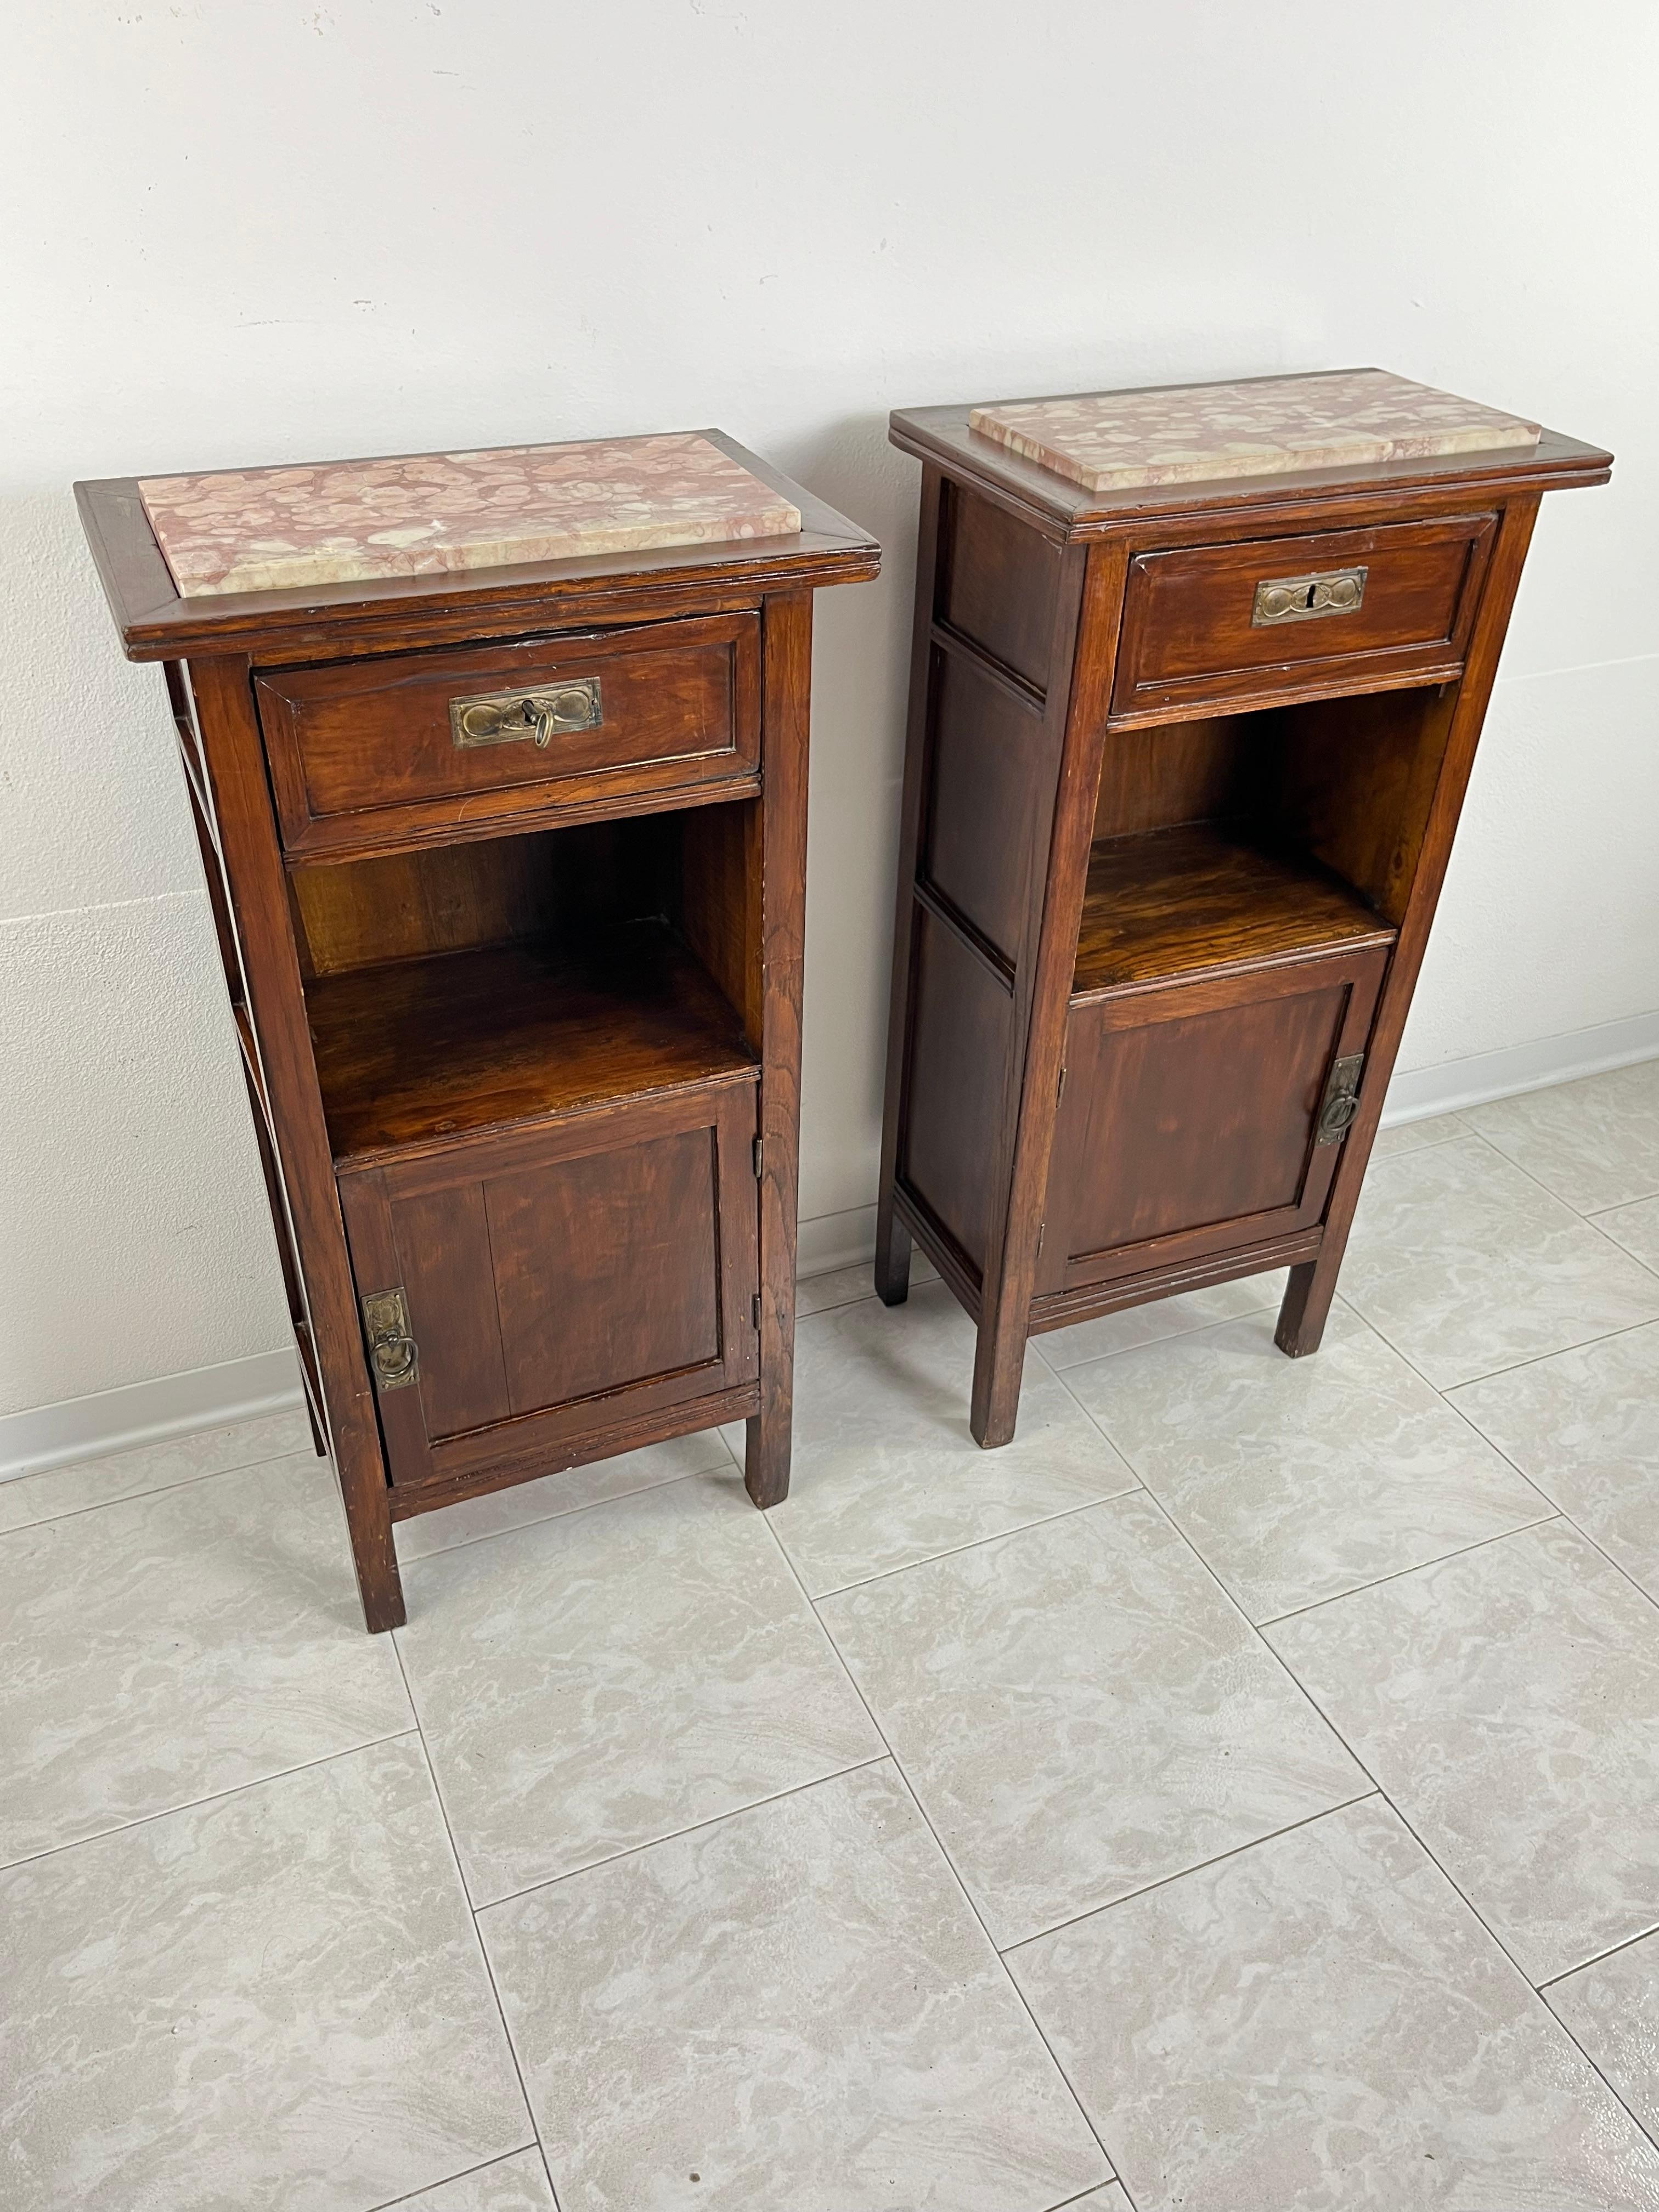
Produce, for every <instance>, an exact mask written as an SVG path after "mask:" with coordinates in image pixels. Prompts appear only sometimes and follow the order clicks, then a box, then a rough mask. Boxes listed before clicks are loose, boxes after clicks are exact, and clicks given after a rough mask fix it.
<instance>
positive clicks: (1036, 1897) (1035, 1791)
mask: <svg viewBox="0 0 1659 2212" xmlns="http://www.w3.org/2000/svg"><path fill="white" fill-rule="evenodd" d="M819 1613H820V1616H821V1618H822V1619H823V1624H824V1626H825V1627H827V1628H828V1629H829V1632H830V1634H831V1636H832V1637H834V1638H835V1640H836V1645H837V1648H838V1649H839V1650H841V1652H842V1656H844V1657H845V1658H846V1660H847V1662H848V1665H849V1666H850V1667H851V1668H852V1670H853V1673H854V1676H855V1677H856V1679H857V1680H858V1684H859V1686H860V1689H861V1690H862V1691H863V1692H864V1694H865V1696H866V1699H868V1700H869V1703H870V1706H871V1710H872V1711H873V1712H874V1714H875V1716H876V1719H877V1721H878V1723H879V1725H880V1727H881V1729H882V1732H883V1734H884V1735H885V1737H886V1739H887V1741H888V1742H889V1743H890V1745H891V1746H892V1747H893V1750H894V1751H895V1752H896V1754H897V1756H898V1759H899V1762H900V1764H901V1765H902V1766H903V1768H904V1770H905V1771H906V1773H907V1774H908V1776H909V1778H910V1779H911V1781H912V1783H913V1784H915V1790H916V1794H917V1796H919V1797H920V1798H921V1802H922V1804H923V1806H924V1807H925V1808H927V1815H928V1818H929V1819H930V1820H932V1821H933V1825H934V1826H935V1827H936V1829H937V1830H938V1832H939V1839H940V1841H941V1842H942V1843H943V1844H944V1845H945V1849H946V1850H948V1851H949V1852H950V1854H951V1858H952V1860H953V1861H954V1863H955V1864H956V1866H957V1869H958V1870H959V1871H960V1873H961V1875H962V1877H963V1881H964V1882H965V1883H966V1885H967V1887H968V1890H969V1894H970V1895H971V1896H972V1898H973V1899H974V1901H975V1904H976V1905H978V1906H979V1908H980V1911H981V1912H982V1913H983V1914H984V1916H985V1920H986V1924H987V1927H988V1928H989V1929H990V1930H991V1934H992V1936H993V1937H994V1940H995V1941H996V1942H997V1944H998V1945H999V1947H1000V1946H1003V1945H1006V1944H1009V1943H1016V1942H1020V1941H1021V1940H1022V1939H1023V1938H1024V1937H1026V1936H1031V1935H1034V1934H1035V1933H1036V1931H1037V1930H1038V1929H1042V1928H1050V1927H1053V1926H1054V1924H1055V1923H1057V1922H1059V1921H1061V1920H1064V1919H1067V1918H1069V1917H1071V1916H1073V1914H1076V1913H1079V1912H1086V1911H1090V1910H1091V1908H1093V1907H1094V1906H1096V1905H1103V1904H1104V1903H1106V1902H1108V1901H1109V1899H1112V1898H1115V1897H1121V1896H1122V1895H1123V1894H1124V1893H1126V1892H1127V1891H1130V1890H1134V1889H1139V1888H1142V1887H1145V1886H1146V1884H1147V1883H1148V1882H1153V1881H1162V1880H1164V1878H1165V1877H1166V1876H1168V1875H1172V1874H1176V1873H1178V1872H1179V1871H1180V1870H1181V1869H1182V1868H1183V1867H1190V1866H1194V1865H1195V1864H1197V1863H1199V1862H1200V1860H1203V1859H1206V1858H1211V1857H1214V1856H1215V1854H1216V1853H1218V1852H1219V1851H1226V1850H1235V1849H1236V1848H1237V1846H1238V1845H1239V1844H1246V1843H1249V1842H1251V1841H1252V1840H1254V1839H1255V1838H1258V1837H1261V1836H1264V1835H1267V1834H1268V1833H1269V1832H1271V1831H1272V1830H1273V1829H1275V1828H1280V1827H1283V1826H1285V1825H1287V1823H1289V1822H1291V1821H1292V1820H1304V1819H1305V1818H1306V1817H1307V1816H1308V1815H1309V1814H1312V1813H1317V1812H1320V1811H1322V1810H1323V1809H1325V1808H1328V1807H1329V1806H1332V1805H1335V1804H1338V1803H1340V1802H1341V1801H1342V1800H1343V1799H1344V1798H1346V1797H1352V1796H1356V1795H1357V1794H1358V1793H1359V1792H1360V1791H1362V1790H1365V1789H1367V1788H1369V1786H1370V1785H1369V1784H1368V1783H1367V1781H1366V1779H1365V1778H1364V1775H1363V1774H1362V1773H1361V1772H1360V1771H1359V1770H1358V1767H1357V1766H1356V1765H1354V1763H1353V1761H1352V1759H1350V1758H1349V1756H1348V1754H1347V1753H1346V1752H1345V1751H1344V1750H1343V1748H1342V1747H1341V1745H1340V1743H1338V1741H1336V1739H1335V1737H1334V1736H1333V1735H1331V1733H1330V1731H1329V1730H1328V1729H1327V1728H1326V1727H1325V1726H1324V1725H1323V1723H1322V1722H1321V1721H1320V1719H1319V1717H1318V1716H1317V1715H1316V1713H1315V1712H1314V1711H1312V1710H1311V1709H1310V1706H1309V1705H1308V1703H1307V1701H1306V1699H1304V1698H1303V1697H1302V1695H1301V1694H1300V1692H1298V1691H1297V1689H1296V1687H1295V1686H1294V1684H1292V1683H1291V1682H1290V1681H1288V1680H1286V1678H1285V1675H1284V1674H1283V1673H1282V1671H1281V1670H1280V1668H1279V1666H1278V1665H1277V1664H1276V1662H1274V1660H1273V1657H1272V1656H1271V1655H1270V1654H1269V1653H1268V1652H1267V1651H1266V1650H1264V1649H1263V1648H1262V1645H1261V1642H1260V1640H1259V1639H1258V1638H1256V1637H1255V1635H1254V1634H1253V1633H1252V1632H1251V1631H1250V1629H1249V1627H1248V1626H1246V1624H1245V1623H1244V1622H1243V1620H1241V1619H1240V1618H1239V1616H1238V1614H1237V1613H1236V1612H1235V1611H1234V1609H1233V1608H1232V1607H1231V1606H1230V1605H1229V1604H1228V1603H1227V1601H1226V1600H1225V1598H1224V1597H1223V1596H1222V1595H1221V1593H1220V1592H1219V1591H1218V1589H1216V1587H1215V1584H1214V1583H1212V1581H1211V1579H1210V1577H1209V1576H1208V1575H1207V1574H1206V1572H1205V1571H1204V1569H1203V1567H1202V1566H1201V1565H1200V1563H1199V1562H1198V1560H1197V1559H1194V1556H1193V1554H1192V1553H1191V1552H1190V1551H1189V1550H1188V1547H1187V1546H1186V1545H1185V1544H1184V1543H1182V1540H1181V1538H1180V1537H1179V1536H1178V1535H1177V1534H1176V1532H1175V1530H1174V1529H1173V1528H1170V1524H1169V1522H1167V1521H1166V1520H1165V1519H1164V1516H1163V1515H1162V1514H1161V1513H1159V1512H1158V1509H1157V1507H1156V1506H1154V1505H1153V1504H1152V1503H1151V1501H1150V1500H1149V1499H1147V1498H1145V1497H1142V1496H1135V1497H1129V1498H1118V1499H1116V1500H1115V1501H1114V1502H1113V1503H1111V1504H1106V1505H1100V1506H1095V1507H1091V1509H1090V1510H1088V1511H1086V1512H1083V1513H1078V1514H1073V1515H1072V1516H1068V1517H1067V1518H1066V1519H1064V1520H1060V1521H1054V1522H1048V1523H1046V1524H1045V1525H1044V1526H1042V1528H1027V1529H1024V1530H1022V1531H1020V1532H1019V1534H1017V1535H1013V1536H1008V1537H1005V1538H1002V1539H1000V1540H999V1541H996V1542H994V1543H989V1544H983V1545H980V1546H978V1547H975V1549H973V1550H971V1551H966V1552H958V1553H953V1554H952V1555H951V1557H950V1558H948V1559H936V1560H933V1562H931V1563H930V1564H928V1565H925V1566H919V1567H912V1568H910V1569H908V1571H906V1572H905V1573H903V1574H898V1575H891V1576H888V1577H884V1578H883V1579H882V1580H880V1581H878V1582H873V1583H866V1584H865V1585H864V1586H863V1587H861V1588H860V1589H854V1590H848V1591H846V1592H844V1593H843V1594H842V1595H841V1596H839V1597H834V1598H828V1599H825V1600H824V1601H823V1602H822V1603H821V1605H820V1607H819Z"/></svg>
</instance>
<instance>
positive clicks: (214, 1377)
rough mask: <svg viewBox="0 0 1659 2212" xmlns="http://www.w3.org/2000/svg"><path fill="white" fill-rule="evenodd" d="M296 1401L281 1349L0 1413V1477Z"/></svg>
mask: <svg viewBox="0 0 1659 2212" xmlns="http://www.w3.org/2000/svg"><path fill="white" fill-rule="evenodd" d="M300 1403H301V1389H300V1363H299V1358H298V1357H297V1355H296V1354H295V1352H293V1351H292V1350H291V1349H289V1350H284V1351H282V1352H254V1353H253V1354H252V1356H251V1357H250V1358H246V1359H227V1360H224V1361H222V1363H221V1364H219V1365H218V1366H216V1367H191V1368H187V1369H186V1370H185V1372H184V1373H183V1374H182V1375H158V1376H155V1377H154V1379H153V1380H151V1381H150V1382H148V1383H125V1384H124V1385H123V1386H122V1387H121V1389H118V1390H100V1391H98V1392H96V1393H95V1394H94V1395H93V1396H92V1397H89V1398H66V1399H64V1401H62V1403H61V1404H58V1405H56V1406H35V1407H30V1408H29V1409H28V1410H27V1411H26V1412H24V1413H3V1414H0V1482H3V1481H5V1480H7V1479H8V1478H9V1476H11V1475H15V1474H40V1471H41V1470H42V1469H43V1468H49V1467H65V1466H68V1465H69V1464H70V1462H73V1461H75V1460H81V1459H104V1458H106V1457H107V1455H109V1454H110V1453H111V1452H118V1451H131V1450H132V1449H133V1448H134V1447H135V1446H136V1445H138V1444H158V1443H166V1442H167V1440H168V1438H169V1437H182V1436H187V1435H189V1434H190V1433H191V1431H192V1430H195V1429H217V1428H222V1427H223V1426H224V1425H225V1423H226V1422H228V1421H251V1420H252V1419H254V1418H255V1416H256V1415H258V1414H260V1413H280V1412H282V1411H283V1408H284V1407H289V1406H297V1405H299V1404H300Z"/></svg>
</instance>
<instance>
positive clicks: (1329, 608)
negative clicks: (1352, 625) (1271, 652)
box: [1250, 568, 1367, 629]
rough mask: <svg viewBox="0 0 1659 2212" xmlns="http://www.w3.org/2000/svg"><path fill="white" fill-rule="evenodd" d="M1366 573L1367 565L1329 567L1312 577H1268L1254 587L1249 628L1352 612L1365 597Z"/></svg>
mask: <svg viewBox="0 0 1659 2212" xmlns="http://www.w3.org/2000/svg"><path fill="white" fill-rule="evenodd" d="M1366 574H1367V572H1366V570H1364V568H1327V569H1325V570H1324V571H1323V572H1322V574H1317V575H1312V576H1269V577H1267V578H1266V579H1265V580H1263V581H1262V582H1261V583H1259V584H1258V585H1257V586H1256V587H1255V608H1254V610H1253V611H1252V613H1251V616H1250V627H1251V629H1263V628H1264V627H1265V626H1266V625H1267V623H1282V622H1310V621H1311V620H1312V619H1313V617H1315V616H1316V615H1351V614H1352V613H1354V612H1355V611H1356V610H1357V609H1358V607H1359V605H1361V603H1362V601H1363V600H1364V597H1365V577H1366Z"/></svg>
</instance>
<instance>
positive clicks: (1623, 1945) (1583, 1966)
mask: <svg viewBox="0 0 1659 2212" xmlns="http://www.w3.org/2000/svg"><path fill="white" fill-rule="evenodd" d="M1656 1931H1659V1920H1656V1921H1655V1923H1653V1926H1652V1927H1651V1928H1644V1929H1642V1931H1641V1933H1640V1934H1639V1935H1637V1936H1626V1937H1625V1939H1624V1941H1623V1942H1620V1943H1609V1944H1608V1946H1607V1949H1606V1950H1605V1951H1597V1952H1595V1954H1593V1955H1592V1956H1591V1957H1589V1958H1588V1959H1581V1960H1579V1961H1578V1964H1577V1966H1564V1967H1563V1968H1562V1969H1561V1971H1560V1972H1559V1974H1552V1975H1551V1976H1550V1978H1549V1979H1548V1981H1547V1982H1540V1983H1538V1984H1536V1987H1537V1990H1538V1994H1539V1996H1543V1994H1544V1992H1545V1990H1553V1989H1555V1988H1556V1987H1558V1986H1559V1984H1561V1983H1562V1982H1567V1981H1571V1979H1572V1977H1573V1976H1574V1975H1575V1974H1583V1973H1588V1972H1589V1969H1590V1968H1591V1967H1592V1966H1602V1965H1604V1964H1605V1963H1606V1962H1607V1960H1609V1959H1616V1958H1617V1957H1618V1956H1619V1954H1620V1952H1621V1951H1628V1950H1630V1949H1631V1948H1632V1947H1633V1946H1634V1945H1635V1944H1638V1943H1645V1942H1647V1940H1648V1938H1649V1936H1651V1935H1653V1934H1654V1933H1655V1932H1656ZM1563 2025H1564V2026H1565V2022H1564V2023H1563ZM1568 2033H1569V2034H1571V2029H1569V2030H1568Z"/></svg>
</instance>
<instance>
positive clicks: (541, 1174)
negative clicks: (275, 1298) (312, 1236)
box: [340, 1079, 759, 1487]
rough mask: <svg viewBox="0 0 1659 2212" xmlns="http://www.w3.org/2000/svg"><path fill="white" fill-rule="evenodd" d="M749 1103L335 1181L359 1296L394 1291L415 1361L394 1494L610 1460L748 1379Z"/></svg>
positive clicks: (582, 1128) (540, 1136)
mask: <svg viewBox="0 0 1659 2212" xmlns="http://www.w3.org/2000/svg"><path fill="white" fill-rule="evenodd" d="M756 1098H757V1088H756V1085H755V1083H754V1082H753V1080H752V1079H748V1080H744V1081H742V1082H738V1083H736V1084H730V1085H702V1086H698V1087H696V1088H695V1089H688V1090H685V1091H677V1092H675V1093H674V1094H672V1095H671V1097H665V1098H659V1099H653V1100H649V1101H647V1102H645V1103H640V1104H629V1105H628V1106H627V1107H625V1108H623V1109H604V1110H602V1111H599V1112H596V1113H593V1114H587V1115H573V1116H571V1117H569V1118H568V1119H566V1120H562V1121H557V1122H554V1123H552V1124H550V1125H549V1126H548V1127H545V1128H542V1129H536V1130H523V1129H520V1130H514V1131H513V1132H511V1133H507V1134H506V1135H503V1136H499V1137H495V1138H481V1139H475V1140H473V1141H471V1142H470V1143H467V1144H465V1145H461V1146H455V1147H453V1149H451V1150H448V1151H446V1152H437V1153H433V1154H430V1155H428V1156H427V1157H425V1158H418V1159H412V1160H404V1161H398V1162H395V1163H393V1164H391V1165H389V1166H386V1167H382V1168H379V1169H374V1170H366V1171H364V1172H363V1173H362V1174H354V1175H350V1176H342V1177H341V1180H340V1197H341V1203H342V1206H343V1209H344V1212H345V1218H346V1228H347V1232H348V1235H349V1239H350V1243H351V1256H352V1266H353V1268H354V1270H355V1273H356V1279H357V1288H358V1292H359V1295H360V1297H362V1298H366V1299H369V1300H371V1301H372V1300H374V1299H375V1298H376V1297H377V1294H380V1293H383V1292H386V1291H394V1290H396V1291H401V1292H402V1294H403V1298H404V1306H405V1308H406V1310H407V1315H408V1334H409V1336H410V1337H411V1338H412V1339H413V1340H414V1344H415V1347H416V1351H415V1355H414V1357H415V1373H414V1375H413V1376H412V1378H411V1379H410V1380H408V1381H406V1382H399V1381H397V1380H395V1379H393V1380H391V1381H387V1380H386V1379H385V1378H382V1379H381V1380H380V1384H379V1398H380V1425H381V1429H382V1431H383V1432H384V1435H385V1437H386V1455H387V1462H388V1466H389V1468H390V1470H391V1475H392V1483H393V1486H394V1487H395V1486H410V1485H422V1484H427V1483H449V1482H452V1481H453V1480H456V1479H457V1478H469V1477H477V1476H479V1475H482V1474H486V1473H490V1474H502V1475H505V1474H507V1472H508V1471H509V1470H511V1471H513V1473H514V1474H523V1473H526V1472H532V1473H533V1472H534V1471H536V1464H537V1461H538V1456H539V1457H541V1458H544V1459H546V1460H547V1462H548V1464H549V1466H550V1467H551V1466H564V1465H568V1464H569V1463H570V1462H572V1461H573V1460H574V1459H580V1458H585V1457H586V1458H596V1457H599V1456H600V1455H602V1453H603V1451H604V1449H605V1443H604V1440H603V1437H602V1435H601V1433H600V1432H602V1431H608V1430H613V1429H623V1428H625V1426H626V1425H628V1424H629V1423H630V1422H633V1421H636V1420H640V1419H648V1418H650V1417H652V1416H655V1415H659V1414H660V1413H663V1412H664V1411H665V1409H668V1408H671V1407H676V1406H679V1405H681V1404H683V1403H686V1402H688V1401H693V1400H696V1399H702V1398H710V1397H715V1396H718V1395H720V1393H722V1392H725V1391H728V1390H730V1389H733V1388H735V1387H737V1386H738V1385H740V1384H742V1383H749V1382H751V1381H752V1380H753V1379H754V1377H755V1375H756V1373H757V1367H758V1355H759V1340H758V1336H757V1331H756V1328H755V1320H754V1310H753V1306H754V1298H755V1295H756V1292H757V1290H758V1288H759V1273H758V1267H757V1238H756V1218H757V1206H756V1185H755V1178H754V1165H753V1145H754V1139H755V1133H756ZM380 1310H381V1311H382V1312H384V1311H385V1309H384V1308H381V1309H380ZM368 1333H369V1334H370V1337H371V1345H372V1338H373V1334H374V1324H373V1321H372V1318H371V1321H370V1323H369V1328H368ZM386 1364H387V1365H388V1366H389V1367H391V1368H392V1369H395V1368H396V1366H397V1364H398V1359H397V1358H395V1357H394V1358H392V1359H390V1360H388V1361H387V1362H386ZM372 1366H373V1362H371V1367H372ZM688 1425H691V1424H688ZM578 1439H580V1441H581V1445H582V1448H581V1449H572V1446H573V1445H574V1443H576V1441H577V1440H578ZM625 1442H626V1438H625V1437H624V1438H623V1439H620V1440H619V1441H618V1443H617V1444H616V1445H614V1446H612V1447H611V1448H612V1449H621V1448H622V1444H623V1443H625Z"/></svg>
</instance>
